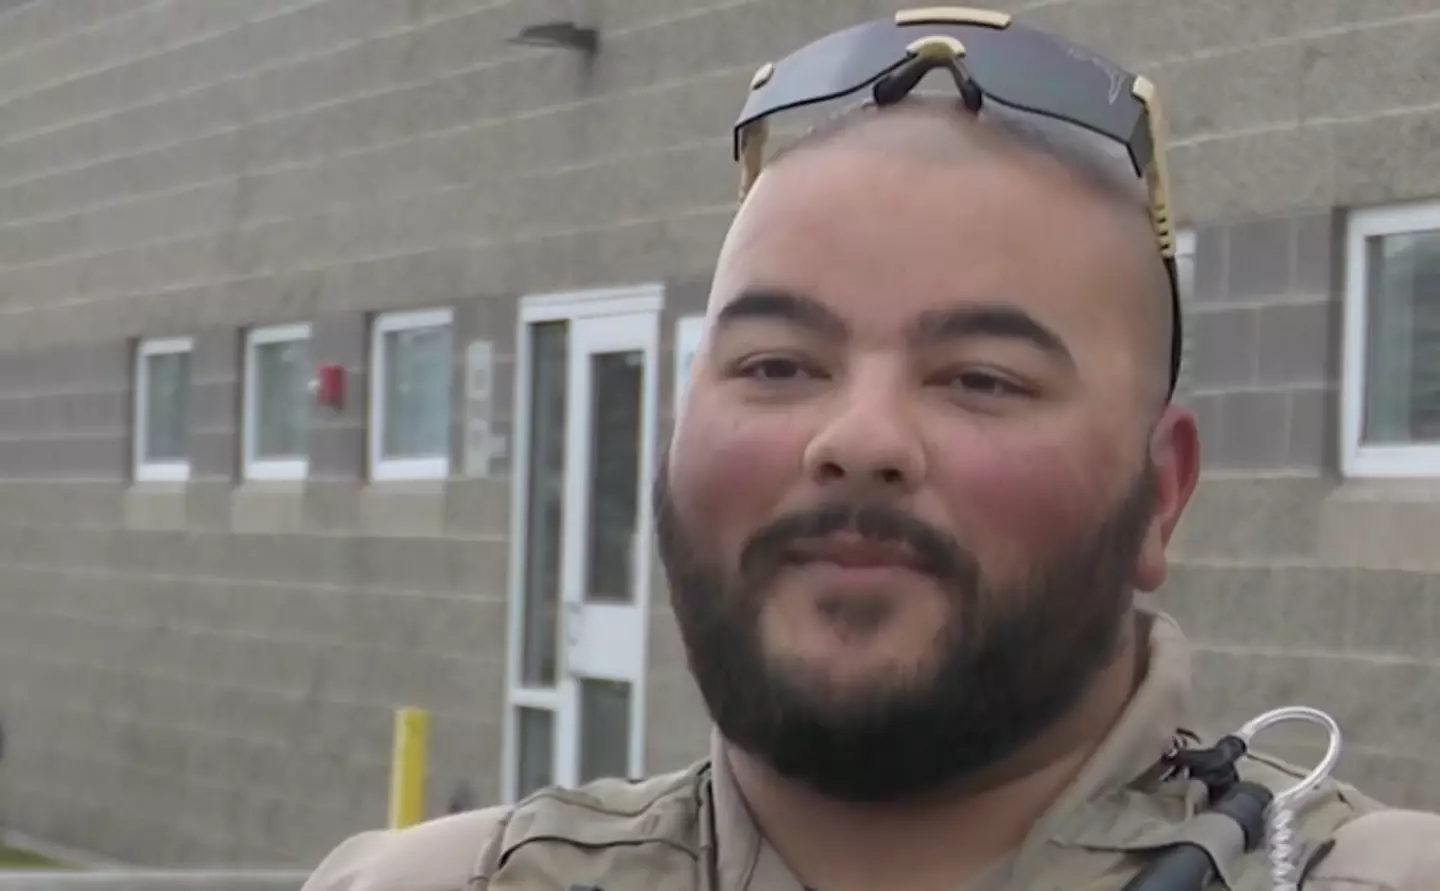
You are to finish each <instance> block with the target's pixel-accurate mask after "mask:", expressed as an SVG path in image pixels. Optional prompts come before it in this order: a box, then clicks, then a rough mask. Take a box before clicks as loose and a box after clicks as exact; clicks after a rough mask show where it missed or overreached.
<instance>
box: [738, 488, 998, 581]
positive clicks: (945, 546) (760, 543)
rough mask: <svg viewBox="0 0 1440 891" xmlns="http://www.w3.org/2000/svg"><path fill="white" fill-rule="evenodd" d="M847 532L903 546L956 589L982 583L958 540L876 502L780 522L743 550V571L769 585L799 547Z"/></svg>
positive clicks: (812, 511) (828, 506) (832, 508)
mask: <svg viewBox="0 0 1440 891" xmlns="http://www.w3.org/2000/svg"><path fill="white" fill-rule="evenodd" d="M842 532H844V533H851V534H854V535H858V536H860V537H861V538H864V539H866V540H868V541H871V542H875V543H884V544H899V545H901V546H903V547H904V548H906V549H907V550H908V551H910V553H911V554H913V555H914V557H915V559H916V560H917V561H918V563H919V568H920V569H921V571H923V572H925V573H928V574H929V575H932V576H935V577H936V578H937V579H940V580H941V581H943V582H947V583H949V584H951V585H959V586H971V585H974V584H975V583H976V582H977V581H978V579H979V574H980V569H979V564H978V563H977V561H976V560H975V558H974V557H973V556H972V555H971V554H970V552H969V551H967V550H966V549H965V548H964V547H963V546H961V544H960V543H959V542H958V541H956V540H955V539H954V538H953V537H951V536H949V535H946V534H945V533H943V532H941V531H940V530H938V529H936V528H935V527H933V526H931V525H929V524H928V523H925V522H924V521H922V520H920V519H918V518H916V517H914V516H911V515H910V514H907V513H905V512H904V511H902V510H900V509H899V508H896V507H892V506H890V505H885V504H873V503H832V504H824V505H821V506H819V507H815V508H810V509H807V510H803V511H797V512H795V513H792V514H788V515H786V516H783V517H781V518H779V519H777V520H775V521H774V522H772V523H770V524H769V525H767V526H765V527H764V528H763V529H761V530H760V531H759V532H757V533H755V535H753V536H751V538H750V540H749V541H748V542H747V543H746V544H745V547H744V548H743V549H742V550H741V552H740V573H741V575H742V576H743V577H744V578H745V580H746V581H747V582H748V583H750V584H755V583H758V582H761V581H764V580H765V579H767V578H768V577H770V576H771V575H773V574H775V573H776V572H778V571H779V570H780V569H781V567H783V566H784V565H785V563H786V561H787V555H788V554H789V553H790V552H791V551H792V550H793V549H794V547H795V546H796V545H797V544H799V543H801V542H803V541H806V540H809V539H816V538H824V537H827V536H830V535H835V534H837V533H842Z"/></svg>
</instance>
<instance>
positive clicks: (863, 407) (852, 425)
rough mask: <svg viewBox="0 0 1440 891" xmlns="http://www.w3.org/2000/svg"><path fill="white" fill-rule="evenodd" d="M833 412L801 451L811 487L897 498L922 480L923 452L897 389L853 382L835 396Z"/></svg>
mask: <svg viewBox="0 0 1440 891" xmlns="http://www.w3.org/2000/svg"><path fill="white" fill-rule="evenodd" d="M835 404H836V409H835V411H834V412H833V413H832V414H831V415H830V416H829V417H828V418H827V419H826V421H825V423H824V425H823V426H822V427H821V428H820V430H819V432H818V433H817V434H816V435H815V437H814V438H813V439H811V440H810V444H809V446H808V447H807V448H806V450H805V459H804V460H805V471H806V475H807V476H808V477H809V478H810V479H811V481H812V482H814V483H815V484H816V485H819V486H824V487H827V488H830V487H836V486H839V487H851V488H855V489H858V490H863V491H866V492H868V493H870V494H881V493H885V494H889V495H892V496H893V495H902V494H907V493H909V492H912V491H914V490H915V488H916V487H918V486H919V485H920V481H921V480H922V479H924V477H925V449H924V446H923V444H922V438H921V436H920V432H919V430H918V429H917V427H916V423H915V419H914V417H913V412H912V410H911V408H910V406H908V405H907V400H906V399H905V398H904V397H903V395H902V394H901V392H900V388H899V387H896V386H892V385H889V384H886V383H884V382H876V381H865V382H854V383H852V385H851V386H850V387H848V388H847V389H846V390H845V391H844V392H843V393H840V394H837V398H836V403H835Z"/></svg>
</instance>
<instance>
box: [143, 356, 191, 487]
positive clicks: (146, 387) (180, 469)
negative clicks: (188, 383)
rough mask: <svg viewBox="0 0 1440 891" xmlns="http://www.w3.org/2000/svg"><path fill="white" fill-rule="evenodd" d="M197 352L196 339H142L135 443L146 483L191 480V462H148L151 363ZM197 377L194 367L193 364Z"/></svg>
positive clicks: (186, 460) (184, 460) (187, 458)
mask: <svg viewBox="0 0 1440 891" xmlns="http://www.w3.org/2000/svg"><path fill="white" fill-rule="evenodd" d="M194 352H195V338H193V337H161V338H154V339H150V340H142V341H140V343H139V344H138V345H137V346H136V348H135V407H134V411H135V421H134V424H135V430H134V438H133V441H132V448H133V449H134V450H135V454H134V455H133V461H134V475H135V480H136V481H137V482H142V483H183V482H186V481H188V480H189V479H190V459H189V457H188V455H187V457H186V458H185V459H183V460H180V461H146V460H145V448H146V442H145V437H146V432H147V430H148V429H149V426H150V360H151V359H152V358H154V357H155V356H169V355H175V354H179V353H189V354H191V356H192V359H193V355H194ZM191 374H192V375H193V374H194V365H193V362H192V365H191Z"/></svg>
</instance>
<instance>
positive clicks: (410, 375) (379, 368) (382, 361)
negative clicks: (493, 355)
mask: <svg viewBox="0 0 1440 891" xmlns="http://www.w3.org/2000/svg"><path fill="white" fill-rule="evenodd" d="M452 320H453V313H452V312H451V311H450V310H448V309H436V310H425V311H421V312H402V313H389V314H386V315H382V316H379V317H378V318H376V320H375V328H374V331H373V337H372V340H371V344H370V355H371V363H370V373H371V375H372V377H371V384H370V393H371V397H370V473H371V476H372V477H373V478H374V479H377V480H399V479H444V478H445V477H447V476H449V474H450V415H451V406H450V401H451V400H450V396H451V378H452V376H453V375H452V372H453V369H452V367H451V366H452V359H451V353H452V345H451V322H452Z"/></svg>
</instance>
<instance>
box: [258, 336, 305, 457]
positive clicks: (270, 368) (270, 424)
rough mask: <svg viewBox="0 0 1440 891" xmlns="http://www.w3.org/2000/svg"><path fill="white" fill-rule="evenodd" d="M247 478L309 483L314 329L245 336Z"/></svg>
mask: <svg viewBox="0 0 1440 891" xmlns="http://www.w3.org/2000/svg"><path fill="white" fill-rule="evenodd" d="M244 398H245V403H244V406H245V407H244V412H245V417H244V436H245V439H244V448H245V451H244V461H245V464H244V467H245V477H246V479H253V480H298V479H304V478H305V474H306V471H307V469H308V467H309V454H310V326H309V325H277V326H275V327H273V328H257V329H255V330H254V331H251V332H250V333H249V335H248V336H247V337H246V338H245V395H244Z"/></svg>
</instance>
